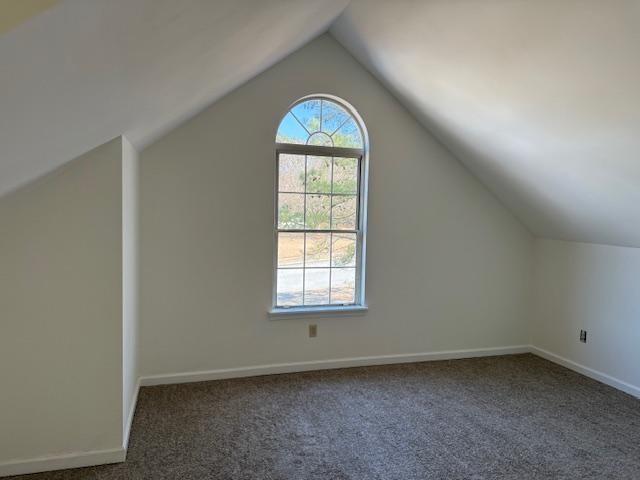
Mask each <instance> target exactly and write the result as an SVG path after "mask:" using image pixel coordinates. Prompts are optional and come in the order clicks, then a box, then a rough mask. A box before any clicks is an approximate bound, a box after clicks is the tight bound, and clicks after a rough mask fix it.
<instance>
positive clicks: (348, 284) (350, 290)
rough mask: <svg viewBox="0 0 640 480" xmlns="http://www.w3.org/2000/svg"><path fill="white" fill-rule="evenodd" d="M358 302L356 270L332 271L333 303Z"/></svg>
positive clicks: (340, 269) (342, 269)
mask: <svg viewBox="0 0 640 480" xmlns="http://www.w3.org/2000/svg"><path fill="white" fill-rule="evenodd" d="M355 301H356V269H355V268H334V269H332V270H331V303H354V302H355Z"/></svg>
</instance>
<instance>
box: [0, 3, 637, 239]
mask: <svg viewBox="0 0 640 480" xmlns="http://www.w3.org/2000/svg"><path fill="white" fill-rule="evenodd" d="M4 1H5V2H7V1H8V2H11V1H15V2H20V1H22V0H4ZM30 1H31V2H32V3H34V2H35V3H34V4H41V5H45V4H47V6H48V8H47V9H44V8H43V9H41V10H43V11H42V12H41V13H40V14H39V15H35V16H32V17H31V18H28V19H26V20H25V19H24V18H22V17H20V18H19V19H17V20H19V21H20V22H23V23H20V24H18V23H19V22H18V21H17V20H16V21H15V22H13V23H12V24H11V28H10V29H7V30H8V31H5V32H4V33H1V34H0V35H1V36H0V65H1V69H2V74H1V75H0V146H1V150H0V195H1V194H3V193H6V192H7V191H10V190H12V189H13V188H16V187H17V186H19V185H21V184H23V183H25V182H27V181H29V180H31V179H33V178H35V177H37V176H38V175H41V174H42V173H44V172H46V171H49V170H51V169H52V168H55V167H56V166H58V165H61V164H63V163H64V162H66V161H68V160H70V159H71V158H73V157H75V156H77V155H79V154H81V153H83V152H84V151H86V150H89V149H90V148H93V147H95V146H96V145H98V144H101V143H103V142H105V141H106V140H109V139H110V138H113V137H114V136H117V135H119V134H122V133H124V134H126V135H127V136H128V137H129V138H130V140H132V141H133V142H134V144H136V146H138V147H144V146H145V145H147V144H148V143H149V142H151V141H153V140H154V139H155V138H158V137H159V136H161V135H162V134H163V133H165V132H166V131H168V130H170V129H171V128H173V127H174V126H176V125H178V124H179V123H181V122H182V121H184V120H185V119H187V118H189V117H191V116H192V115H193V114H195V113H197V112H198V111H200V110H202V109H203V108H205V107H206V106H208V105H209V104H211V103H212V102H214V101H215V100H216V99H218V98H220V97H222V96H223V95H225V94H226V93H227V92H229V91H231V90H232V89H234V88H236V87H237V86H239V85H241V84H242V83H244V82H245V81H247V80H249V79H250V78H252V77H253V76H255V75H256V74H258V73H259V72H261V71H263V70H265V69H266V68H268V67H270V66H271V65H273V64H275V63H276V62H277V61H278V60H280V59H282V58H284V57H285V56H287V55H288V54H289V53H291V52H292V51H294V50H295V49H297V48H298V47H300V46H302V45H303V44H304V43H306V42H307V41H309V40H311V39H313V38H314V37H316V36H317V35H318V34H320V33H322V32H324V31H326V30H327V28H329V27H330V31H331V33H332V34H333V35H334V36H335V37H336V38H337V39H338V40H339V41H340V42H341V43H342V44H343V45H344V46H345V47H346V48H347V49H348V50H349V51H350V52H352V54H353V55H354V56H355V57H356V58H357V59H358V60H359V61H360V62H361V63H363V64H364V65H365V66H366V67H367V68H368V69H369V70H370V71H371V72H372V73H373V74H374V75H375V76H376V77H378V79H379V80H380V81H381V82H382V83H384V84H385V85H386V86H387V87H388V88H389V90H390V91H392V93H394V94H395V95H396V97H397V98H398V99H399V100H400V101H401V102H402V103H404V105H405V106H406V107H407V108H408V109H409V110H410V111H412V112H413V114H414V115H415V116H416V118H417V119H418V120H419V121H420V122H422V123H423V124H424V126H425V127H426V128H427V129H429V130H430V131H431V132H433V133H434V134H435V135H436V136H437V137H438V138H439V139H440V140H441V141H442V142H443V143H444V144H445V145H446V146H447V147H448V148H449V149H450V150H451V151H452V152H453V153H454V154H455V155H456V156H457V158H458V159H459V160H460V161H461V162H463V163H464V164H465V165H466V166H467V167H468V168H469V169H470V170H471V171H472V172H473V173H474V174H475V175H476V176H477V177H478V178H479V179H480V180H481V181H482V182H484V183H485V184H486V185H487V186H488V188H490V189H491V190H492V191H493V192H494V193H495V194H496V195H497V196H498V197H499V198H500V199H501V200H502V201H503V202H504V203H505V205H507V206H508V207H509V208H510V209H511V210H512V211H514V213H515V214H516V215H517V216H518V217H519V218H520V219H521V220H522V222H523V223H524V224H525V225H527V226H528V228H529V229H530V230H531V231H532V232H533V233H535V234H537V235H540V236H546V237H552V238H563V239H570V240H577V241H585V242H594V243H606V244H616V245H628V246H636V247H640V212H639V210H640V209H639V208H638V207H639V206H640V87H638V85H640V54H639V53H638V48H639V46H640V2H639V1H638V0H606V1H604V0H398V1H393V2H391V1H388V0H352V1H351V2H349V1H348V0H215V1H213V0H181V1H180V2H176V1H174V0H94V1H91V2H87V1H86V0H61V1H59V2H58V3H56V2H53V1H45V0H42V1H40V0H38V1H35V0H30ZM347 4H348V6H347ZM51 5H53V6H51ZM1 6H2V5H0V7H1ZM345 7H347V8H346V9H345ZM1 13H2V12H0V14H1ZM21 15H22V14H21ZM29 15H33V13H29ZM29 15H27V17H28V16H29ZM23 17H24V15H23ZM27 17H25V18H27Z"/></svg>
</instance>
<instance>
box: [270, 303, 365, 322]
mask: <svg viewBox="0 0 640 480" xmlns="http://www.w3.org/2000/svg"><path fill="white" fill-rule="evenodd" d="M368 310H369V307H367V306H366V305H344V306H343V305H337V306H335V307H291V308H272V309H271V310H269V318H271V319H272V320H277V319H281V318H294V317H353V316H361V315H365V314H366V313H367V311H368Z"/></svg>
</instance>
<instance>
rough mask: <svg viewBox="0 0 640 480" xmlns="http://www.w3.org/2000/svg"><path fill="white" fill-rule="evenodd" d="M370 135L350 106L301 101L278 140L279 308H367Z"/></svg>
mask: <svg viewBox="0 0 640 480" xmlns="http://www.w3.org/2000/svg"><path fill="white" fill-rule="evenodd" d="M366 153H367V135H366V130H365V128H364V124H363V123H362V121H361V120H360V117H359V116H358V114H357V113H356V112H355V110H354V109H353V108H352V107H351V106H349V105H348V104H347V103H346V102H344V101H342V100H339V99H337V98H334V97H329V96H319V95H314V96H309V97H305V98H302V99H300V100H298V101H297V102H296V103H294V104H293V106H292V107H291V108H290V109H289V111H288V112H287V113H286V115H285V116H284V117H283V118H282V120H281V122H280V126H279V127H278V132H277V135H276V157H277V186H276V221H275V236H276V250H275V252H276V255H275V256H276V262H275V264H276V265H275V275H274V280H275V281H274V299H273V306H274V311H276V312H277V311H283V310H289V311H299V310H301V309H304V310H310V311H314V310H318V309H320V310H325V309H327V310H352V309H363V308H365V302H364V266H365V265H364V260H365V234H366V194H367V155H366Z"/></svg>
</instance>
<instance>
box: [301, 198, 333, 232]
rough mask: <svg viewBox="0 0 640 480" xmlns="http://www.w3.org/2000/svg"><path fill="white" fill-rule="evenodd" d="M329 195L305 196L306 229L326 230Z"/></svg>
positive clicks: (327, 225) (327, 227) (329, 207)
mask: <svg viewBox="0 0 640 480" xmlns="http://www.w3.org/2000/svg"><path fill="white" fill-rule="evenodd" d="M330 210H331V195H307V217H306V228H307V229H309V230H328V229H329V211H330Z"/></svg>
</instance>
